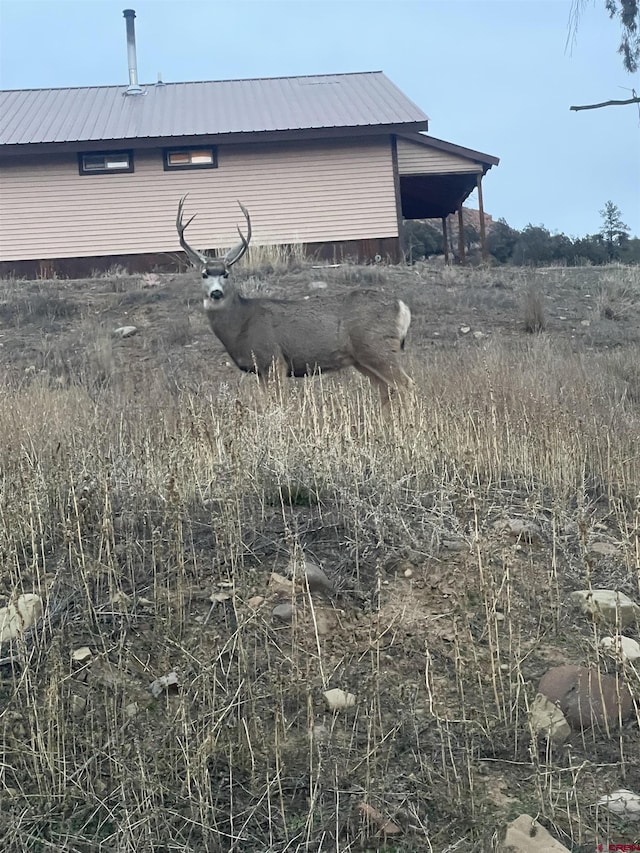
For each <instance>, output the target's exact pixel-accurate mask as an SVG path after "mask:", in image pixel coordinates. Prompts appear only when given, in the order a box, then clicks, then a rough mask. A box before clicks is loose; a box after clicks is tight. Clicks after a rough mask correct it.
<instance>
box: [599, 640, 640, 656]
mask: <svg viewBox="0 0 640 853" xmlns="http://www.w3.org/2000/svg"><path fill="white" fill-rule="evenodd" d="M600 647H601V648H602V649H604V650H605V651H606V652H609V653H610V654H611V655H613V656H614V657H615V658H619V659H620V660H622V661H630V662H633V661H636V660H638V659H640V643H638V642H637V641H636V640H632V639H631V637H623V636H622V635H618V636H617V637H603V638H602V639H601V640H600Z"/></svg>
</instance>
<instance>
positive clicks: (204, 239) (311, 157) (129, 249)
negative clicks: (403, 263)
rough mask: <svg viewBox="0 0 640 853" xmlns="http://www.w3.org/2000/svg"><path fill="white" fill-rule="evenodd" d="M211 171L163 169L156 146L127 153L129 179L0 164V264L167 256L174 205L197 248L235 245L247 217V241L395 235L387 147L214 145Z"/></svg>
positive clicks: (62, 165)
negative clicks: (245, 211)
mask: <svg viewBox="0 0 640 853" xmlns="http://www.w3.org/2000/svg"><path fill="white" fill-rule="evenodd" d="M218 164H219V168H218V169H206V170H204V169H203V170H198V171H196V170H194V171H184V172H165V171H164V170H163V166H162V152H161V150H160V149H158V150H151V151H145V152H135V172H134V173H132V174H121V175H115V174H112V175H79V174H78V165H77V158H76V156H75V155H72V154H60V155H51V156H49V157H47V159H46V161H44V160H43V159H42V158H40V159H31V160H29V161H27V160H26V158H21V159H20V160H17V159H16V160H10V159H9V158H6V159H5V160H4V161H3V163H2V165H1V167H0V188H1V193H2V204H1V206H0V258H2V259H3V260H29V259H46V258H63V257H90V256H94V255H95V256H97V255H112V254H138V253H146V252H154V253H157V252H177V251H179V244H178V239H177V235H176V230H175V212H176V207H177V203H178V199H179V198H180V196H182V195H183V194H184V193H186V192H188V193H189V199H188V201H187V206H186V213H187V214H188V215H190V214H191V213H195V212H196V211H197V212H198V217H197V218H196V219H195V221H194V222H193V223H192V225H191V226H190V228H189V232H188V235H189V241H190V242H191V243H192V245H193V246H195V247H198V248H207V249H210V248H214V247H220V246H222V247H225V246H229V245H232V244H234V243H236V242H237V240H238V236H237V232H236V224H243V222H244V220H243V217H242V214H241V212H240V210H239V208H238V204H237V199H240V200H241V201H242V202H243V204H245V205H246V206H247V207H248V208H249V211H250V213H251V220H252V225H253V242H254V243H255V244H257V245H259V244H268V243H276V244H277V243H290V242H304V243H315V242H325V241H338V240H361V239H367V238H374V237H396V236H397V234H398V229H397V219H396V208H395V198H394V185H393V169H392V161H391V148H390V144H389V143H388V142H382V141H377V142H367V141H364V142H362V143H356V142H347V143H338V142H336V143H324V144H323V143H313V144H312V143H299V144H295V145H287V146H285V145H279V146H275V145H245V146H234V147H232V146H221V147H220V148H219V149H218Z"/></svg>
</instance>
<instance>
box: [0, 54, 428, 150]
mask: <svg viewBox="0 0 640 853" xmlns="http://www.w3.org/2000/svg"><path fill="white" fill-rule="evenodd" d="M143 89H144V94H142V95H126V94H125V92H126V91H127V86H89V87H83V88H71V89H19V90H13V91H2V92H0V145H29V144H33V143H62V142H93V141H107V140H111V141H113V140H128V139H131V140H133V139H154V138H167V137H179V136H201V135H204V136H211V135H218V134H236V133H237V134H242V133H251V134H254V133H261V132H268V131H293V130H313V129H320V128H326V129H330V128H346V127H349V128H371V127H376V126H388V125H405V126H407V125H408V127H407V129H408V130H411V129H415V130H417V129H426V128H427V122H428V117H427V116H426V115H425V114H424V113H423V112H422V110H421V109H419V108H418V107H417V106H416V105H415V104H414V103H413V102H412V101H411V100H409V98H407V97H406V95H404V94H403V93H402V92H401V91H400V89H398V87H397V86H395V85H394V84H393V83H392V82H391V81H390V80H389V79H388V78H387V77H386V76H385V75H384V74H383V73H382V72H381V71H370V72H364V73H354V74H323V75H318V76H307V77H273V78H263V79H254V80H219V81H209V82H199V83H156V84H152V85H144V86H143Z"/></svg>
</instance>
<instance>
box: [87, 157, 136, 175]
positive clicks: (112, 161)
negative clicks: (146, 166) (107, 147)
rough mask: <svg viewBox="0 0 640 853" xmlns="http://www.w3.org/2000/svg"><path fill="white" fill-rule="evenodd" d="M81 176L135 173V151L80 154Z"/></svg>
mask: <svg viewBox="0 0 640 853" xmlns="http://www.w3.org/2000/svg"><path fill="white" fill-rule="evenodd" d="M78 166H79V168H80V174H81V175H106V174H108V173H111V172H133V151H96V152H91V154H78Z"/></svg>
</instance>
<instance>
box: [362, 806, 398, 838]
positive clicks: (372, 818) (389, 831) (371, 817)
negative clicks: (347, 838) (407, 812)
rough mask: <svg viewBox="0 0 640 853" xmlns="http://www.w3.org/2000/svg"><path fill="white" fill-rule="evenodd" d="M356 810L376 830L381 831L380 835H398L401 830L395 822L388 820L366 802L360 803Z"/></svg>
mask: <svg viewBox="0 0 640 853" xmlns="http://www.w3.org/2000/svg"><path fill="white" fill-rule="evenodd" d="M358 812H359V814H360V816H361V817H362V818H364V820H365V821H366V822H367V823H368V824H370V825H371V824H373V826H374V827H375V828H376V830H377V831H378V832H380V833H382V835H400V833H401V832H402V830H401V829H400V827H399V826H398V825H397V824H395V823H393V821H391V820H388V819H387V818H386V817H385V816H384V815H383V814H382V813H381V812H379V811H378V810H377V809H374V808H373V806H370V805H369V804H368V803H360V805H359V806H358Z"/></svg>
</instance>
